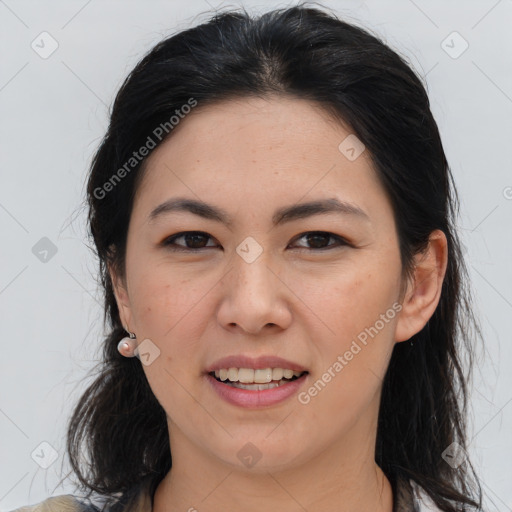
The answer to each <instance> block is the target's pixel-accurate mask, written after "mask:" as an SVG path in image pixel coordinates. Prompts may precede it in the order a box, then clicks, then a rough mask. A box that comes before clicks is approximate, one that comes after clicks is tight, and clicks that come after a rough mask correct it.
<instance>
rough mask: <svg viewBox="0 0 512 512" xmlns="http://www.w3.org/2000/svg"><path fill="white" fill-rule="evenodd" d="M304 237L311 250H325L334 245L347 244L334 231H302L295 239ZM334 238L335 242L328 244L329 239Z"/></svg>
mask: <svg viewBox="0 0 512 512" xmlns="http://www.w3.org/2000/svg"><path fill="white" fill-rule="evenodd" d="M300 239H305V240H306V241H307V243H308V244H311V245H312V247H310V248H311V249H313V250H318V251H321V250H326V249H331V248H334V247H340V246H343V245H349V244H348V242H346V241H345V240H344V239H343V238H341V237H340V236H338V235H335V234H334V233H328V232H327V231H309V232H307V233H303V234H302V235H300V236H299V238H297V240H300ZM330 239H333V240H335V242H336V243H335V244H329V243H328V242H329V240H330ZM306 249H307V247H306Z"/></svg>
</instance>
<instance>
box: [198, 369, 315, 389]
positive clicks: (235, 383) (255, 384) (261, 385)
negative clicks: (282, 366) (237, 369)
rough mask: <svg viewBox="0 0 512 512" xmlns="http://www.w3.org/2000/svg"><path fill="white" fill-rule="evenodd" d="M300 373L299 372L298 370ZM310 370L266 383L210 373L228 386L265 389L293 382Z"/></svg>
mask: <svg viewBox="0 0 512 512" xmlns="http://www.w3.org/2000/svg"><path fill="white" fill-rule="evenodd" d="M296 373H299V372H296ZM308 373H309V372H307V371H304V372H300V374H299V375H293V376H292V377H290V378H286V377H282V378H281V379H279V380H272V381H270V382H265V383H259V382H239V381H230V380H229V379H225V380H221V378H220V377H216V376H215V372H214V371H212V372H210V373H209V374H208V375H210V376H211V377H213V378H214V379H215V380H216V381H218V382H220V383H222V384H225V385H227V386H231V387H233V388H239V389H247V390H251V391H263V390H265V389H272V388H277V387H279V386H283V385H285V384H288V383H289V382H293V381H294V380H297V379H300V378H302V377H304V376H305V375H307V374H308Z"/></svg>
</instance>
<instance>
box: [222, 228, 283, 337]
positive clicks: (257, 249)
mask: <svg viewBox="0 0 512 512" xmlns="http://www.w3.org/2000/svg"><path fill="white" fill-rule="evenodd" d="M249 238H250V237H249ZM231 265H232V270H231V272H229V273H228V274H227V275H226V276H225V279H227V281H226V288H225V289H224V300H223V304H222V306H221V308H220V310H219V317H218V319H219V321H220V322H221V323H222V324H223V325H224V326H225V327H226V326H228V325H230V326H233V325H235V324H236V325H238V326H239V327H241V328H243V329H244V330H245V331H246V332H250V333H252V334H256V333H258V332H259V331H260V329H262V328H264V327H265V326H267V325H274V326H279V327H281V328H285V327H286V326H288V325H289V322H290V319H291V314H290V312H289V311H288V308H287V307H286V305H285V304H284V302H283V300H284V295H283V293H285V291H284V288H285V287H284V285H283V283H281V281H280V280H279V278H278V276H277V275H276V270H275V269H274V268H273V267H275V262H273V260H272V257H271V252H270V251H266V250H265V249H264V247H263V246H262V245H261V244H259V243H258V242H256V240H254V239H252V240H244V241H243V242H242V243H241V244H239V246H238V247H237V248H236V254H234V256H233V260H232V262H231Z"/></svg>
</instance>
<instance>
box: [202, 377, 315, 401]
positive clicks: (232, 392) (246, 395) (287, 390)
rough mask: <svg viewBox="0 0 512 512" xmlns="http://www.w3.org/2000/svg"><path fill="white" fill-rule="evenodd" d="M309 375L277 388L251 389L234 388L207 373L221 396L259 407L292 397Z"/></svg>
mask: <svg viewBox="0 0 512 512" xmlns="http://www.w3.org/2000/svg"><path fill="white" fill-rule="evenodd" d="M308 375H309V374H308V373H305V374H303V375H302V376H301V377H299V378H298V379H295V380H292V381H290V382H287V383H286V384H283V385H281V386H278V387H276V388H271V389H262V390H254V391H252V390H249V389H240V388H234V387H232V386H230V385H229V384H224V383H222V382H219V381H218V380H217V379H216V378H215V377H212V376H211V375H210V374H207V375H206V378H207V380H208V382H209V383H210V385H211V386H212V387H213V389H214V390H215V391H216V392H217V393H218V395H219V396H220V397H221V398H223V399H224V400H226V402H229V403H230V404H233V405H238V406H240V407H250V408H253V409H257V408H259V407H266V406H269V405H274V404H277V403H280V402H283V401H284V400H286V399H287V398H290V397H291V396H292V395H294V394H296V393H297V392H298V391H299V389H300V387H301V386H302V385H303V384H304V382H305V381H306V377H307V376H308Z"/></svg>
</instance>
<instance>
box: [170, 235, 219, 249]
mask: <svg viewBox="0 0 512 512" xmlns="http://www.w3.org/2000/svg"><path fill="white" fill-rule="evenodd" d="M180 238H183V240H184V241H185V246H183V245H181V244H176V243H175V241H176V240H179V239H180ZM208 238H212V237H211V236H210V235H209V234H208V233H204V232H203V231H184V232H183V233H178V234H176V235H173V236H171V237H169V238H167V239H166V240H164V242H163V245H164V246H166V247H167V246H170V247H171V249H172V250H176V251H187V250H189V251H194V250H199V249H204V248H206V247H208V246H206V245H205V242H206V241H207V239H208ZM210 247H211V246H210Z"/></svg>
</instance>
